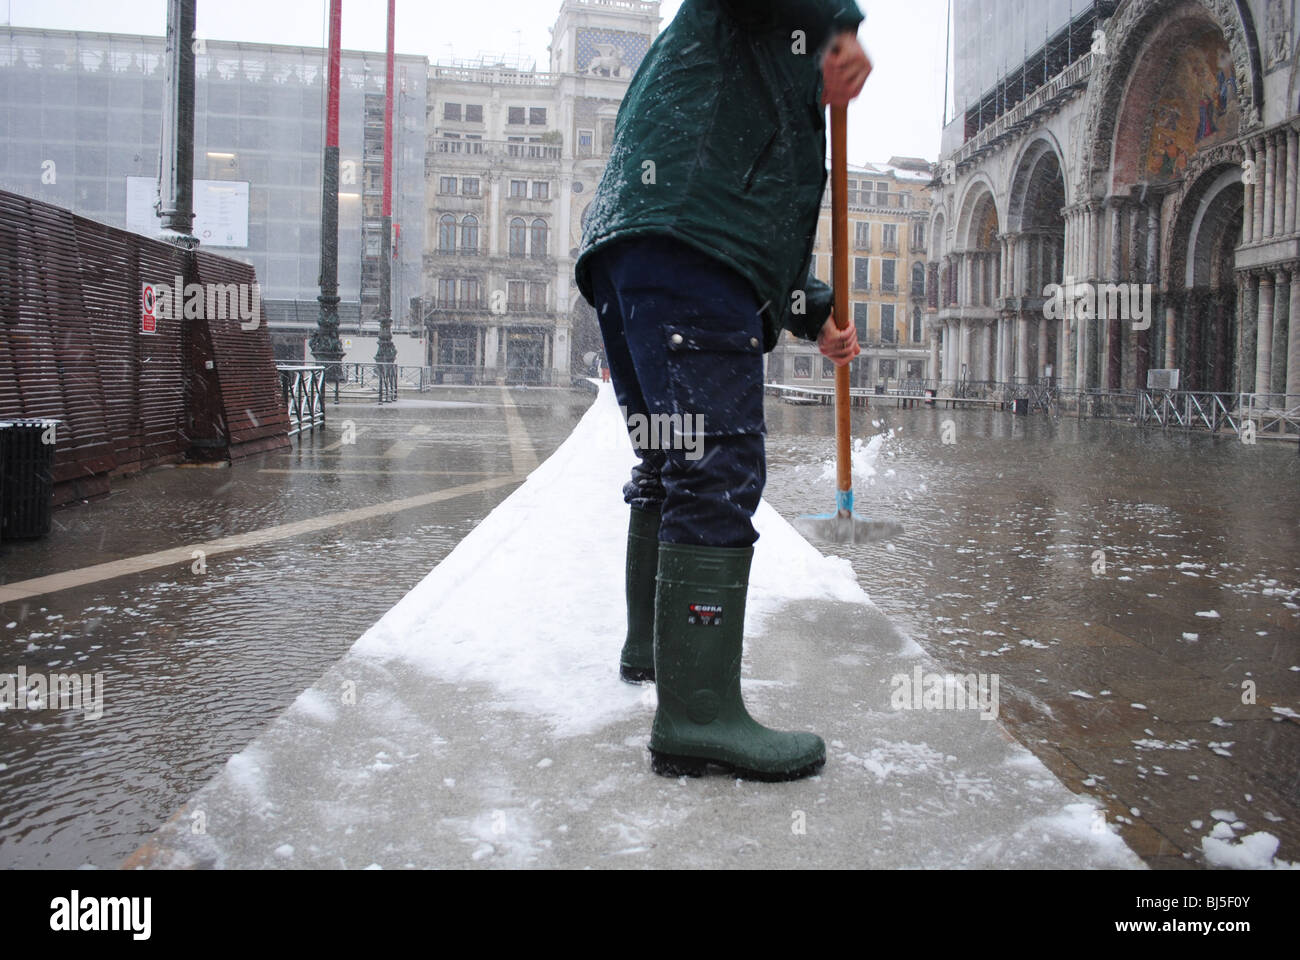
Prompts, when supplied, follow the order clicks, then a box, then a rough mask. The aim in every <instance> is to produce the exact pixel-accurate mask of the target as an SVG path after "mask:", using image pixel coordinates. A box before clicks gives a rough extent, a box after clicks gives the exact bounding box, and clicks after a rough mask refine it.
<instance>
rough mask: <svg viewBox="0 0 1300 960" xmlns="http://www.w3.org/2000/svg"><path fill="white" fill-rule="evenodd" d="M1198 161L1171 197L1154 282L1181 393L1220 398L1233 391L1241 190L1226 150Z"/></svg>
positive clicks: (1235, 163) (1231, 153) (1232, 154)
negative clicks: (1172, 324) (1166, 313)
mask: <svg viewBox="0 0 1300 960" xmlns="http://www.w3.org/2000/svg"><path fill="white" fill-rule="evenodd" d="M1199 159H1200V160H1201V162H1200V163H1198V164H1197V165H1196V167H1195V169H1190V168H1189V170H1188V176H1187V178H1186V181H1185V189H1184V190H1183V191H1181V192H1180V193H1179V194H1178V195H1177V196H1176V197H1175V198H1174V202H1173V207H1172V210H1171V215H1170V220H1169V222H1170V229H1169V232H1168V238H1167V242H1166V249H1167V251H1168V253H1167V256H1166V257H1165V258H1164V259H1165V264H1164V267H1163V269H1162V280H1163V286H1164V287H1165V289H1166V290H1167V291H1169V296H1168V302H1169V303H1170V305H1171V306H1173V308H1174V311H1175V315H1176V316H1177V318H1178V324H1177V327H1176V328H1175V329H1174V331H1173V334H1172V335H1173V344H1174V355H1173V359H1174V362H1175V364H1176V366H1178V367H1179V368H1180V369H1182V370H1183V371H1184V385H1185V388H1186V389H1192V390H1212V391H1216V392H1224V391H1227V390H1231V389H1232V388H1233V370H1234V368H1235V366H1236V359H1237V356H1236V355H1237V351H1236V341H1237V330H1238V326H1239V323H1240V318H1239V317H1238V315H1237V309H1236V307H1237V287H1236V275H1235V269H1234V264H1235V258H1234V251H1235V249H1236V246H1237V244H1238V242H1239V241H1240V239H1241V223H1242V215H1243V204H1244V190H1243V185H1242V181H1241V163H1240V159H1239V151H1237V150H1235V149H1234V148H1233V147H1232V145H1224V147H1223V148H1222V149H1218V150H1215V151H1211V155H1210V156H1206V157H1203V158H1199ZM1247 322H1249V318H1247Z"/></svg>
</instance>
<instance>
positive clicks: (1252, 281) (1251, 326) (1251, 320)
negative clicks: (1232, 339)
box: [1237, 271, 1259, 393]
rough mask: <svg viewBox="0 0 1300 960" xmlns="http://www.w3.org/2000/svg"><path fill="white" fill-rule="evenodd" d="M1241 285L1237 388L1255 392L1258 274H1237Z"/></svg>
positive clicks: (1252, 272) (1249, 272)
mask: <svg viewBox="0 0 1300 960" xmlns="http://www.w3.org/2000/svg"><path fill="white" fill-rule="evenodd" d="M1237 277H1238V285H1239V286H1240V287H1241V293H1242V297H1241V313H1240V314H1238V320H1237V328H1238V331H1239V333H1240V335H1241V340H1240V345H1239V348H1238V351H1237V368H1238V369H1237V381H1238V386H1237V390H1238V391H1239V392H1241V393H1254V392H1255V361H1256V359H1257V358H1256V356H1255V342H1256V336H1255V333H1256V330H1255V324H1256V317H1257V315H1258V313H1259V274H1257V273H1255V272H1254V271H1248V272H1246V273H1240V274H1238V275H1237Z"/></svg>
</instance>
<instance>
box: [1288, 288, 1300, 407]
mask: <svg viewBox="0 0 1300 960" xmlns="http://www.w3.org/2000/svg"><path fill="white" fill-rule="evenodd" d="M1290 308H1291V312H1290V317H1289V319H1288V326H1287V350H1286V393H1287V408H1288V409H1291V408H1293V407H1295V406H1297V405H1300V273H1297V272H1295V271H1293V272H1292V274H1291V304H1290Z"/></svg>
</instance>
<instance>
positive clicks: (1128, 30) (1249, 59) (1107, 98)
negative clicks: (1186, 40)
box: [1078, 0, 1263, 197]
mask: <svg viewBox="0 0 1300 960" xmlns="http://www.w3.org/2000/svg"><path fill="white" fill-rule="evenodd" d="M1196 14H1200V15H1201V16H1203V17H1208V19H1210V20H1212V21H1213V23H1214V24H1215V25H1216V26H1217V27H1218V28H1219V30H1220V32H1221V33H1222V34H1223V38H1224V41H1225V42H1226V44H1227V47H1228V50H1229V53H1230V55H1231V58H1232V65H1233V68H1234V71H1235V79H1236V84H1235V87H1236V90H1235V93H1234V96H1235V97H1236V102H1237V106H1238V110H1239V117H1240V120H1239V122H1240V131H1239V132H1248V131H1250V130H1253V129H1255V128H1257V127H1259V126H1260V125H1261V123H1262V118H1261V116H1260V107H1261V104H1262V102H1263V68H1262V65H1261V61H1260V52H1259V41H1258V37H1257V36H1256V33H1255V26H1254V22H1253V19H1252V18H1251V16H1250V11H1249V8H1247V7H1246V6H1245V4H1244V3H1240V2H1234V0H1182V2H1180V3H1178V4H1176V5H1172V6H1171V5H1170V4H1169V2H1168V0H1122V2H1121V3H1120V6H1119V8H1118V9H1117V10H1116V12H1115V15H1114V16H1113V17H1111V18H1110V19H1109V20H1108V21H1106V23H1105V32H1106V39H1107V55H1106V56H1104V57H1100V58H1098V61H1097V63H1096V65H1095V66H1094V68H1093V75H1092V78H1091V80H1090V81H1089V83H1088V92H1087V101H1086V102H1087V107H1086V114H1087V122H1086V124H1085V127H1084V129H1085V130H1087V131H1089V134H1090V139H1089V140H1088V141H1087V144H1086V146H1085V149H1084V155H1083V158H1082V159H1083V165H1082V169H1081V179H1080V182H1079V184H1078V187H1079V188H1080V189H1081V192H1082V195H1083V196H1084V197H1090V196H1101V195H1104V194H1105V193H1106V192H1107V190H1106V187H1107V182H1106V181H1107V175H1108V174H1109V172H1110V170H1111V167H1112V160H1113V153H1114V147H1115V142H1116V139H1117V138H1116V133H1117V128H1118V124H1119V118H1120V111H1121V108H1122V107H1123V105H1124V101H1125V99H1126V97H1127V95H1128V93H1129V90H1130V86H1131V85H1130V80H1131V79H1132V77H1133V74H1134V73H1135V72H1136V71H1138V70H1140V69H1141V65H1142V63H1143V60H1142V58H1141V51H1142V49H1143V48H1144V47H1146V46H1147V45H1148V44H1149V42H1150V41H1151V39H1152V38H1153V37H1155V36H1157V35H1158V34H1159V33H1161V32H1162V31H1163V30H1164V29H1165V28H1166V27H1167V26H1169V25H1171V24H1174V23H1176V21H1178V20H1179V19H1181V18H1186V17H1189V16H1193V15H1196Z"/></svg>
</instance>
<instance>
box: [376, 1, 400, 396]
mask: <svg viewBox="0 0 1300 960" xmlns="http://www.w3.org/2000/svg"><path fill="white" fill-rule="evenodd" d="M396 7H397V0H388V69H387V74H386V77H385V80H384V209H383V217H384V224H383V233H382V235H381V236H380V240H379V244H380V246H379V346H378V348H377V349H376V350H375V363H376V364H378V365H379V402H380V403H385V402H391V401H394V400H396V399H397V367H396V366H395V365H394V364H395V361H396V360H397V347H395V346H394V345H393V247H392V243H393V83H394V56H393V40H394V30H393V25H394V19H395V14H396V12H397V11H396Z"/></svg>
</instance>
